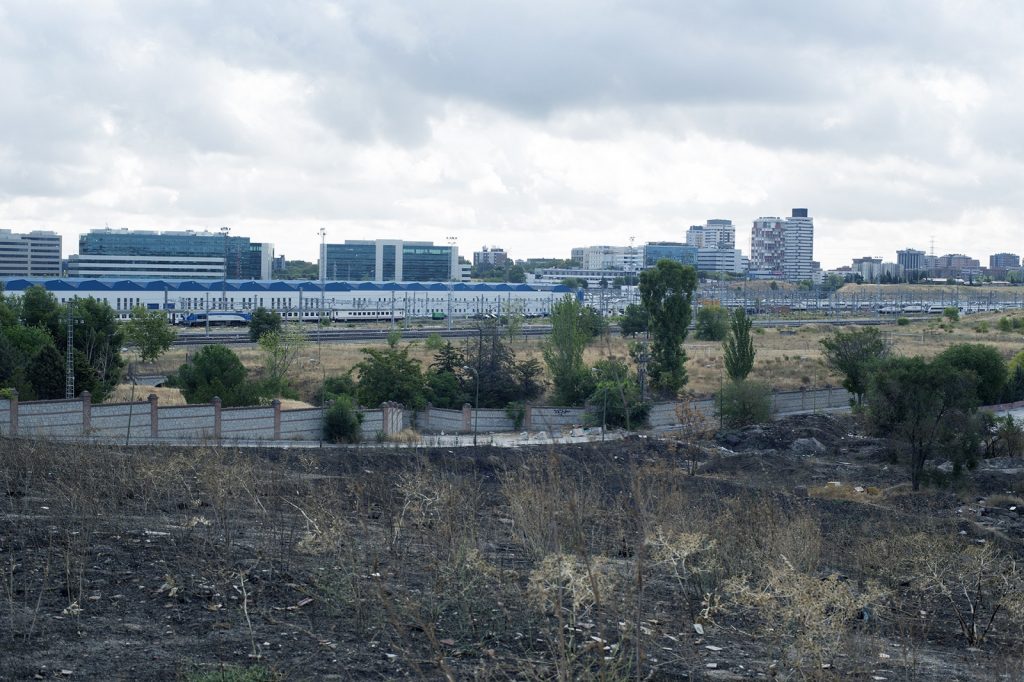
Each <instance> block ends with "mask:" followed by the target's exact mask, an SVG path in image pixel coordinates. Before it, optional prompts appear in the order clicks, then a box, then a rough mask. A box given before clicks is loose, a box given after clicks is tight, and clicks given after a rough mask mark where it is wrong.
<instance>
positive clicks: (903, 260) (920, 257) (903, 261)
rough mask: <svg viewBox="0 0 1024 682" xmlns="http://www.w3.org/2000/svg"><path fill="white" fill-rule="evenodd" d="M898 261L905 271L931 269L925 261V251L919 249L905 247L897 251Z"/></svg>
mask: <svg viewBox="0 0 1024 682" xmlns="http://www.w3.org/2000/svg"><path fill="white" fill-rule="evenodd" d="M896 263H897V264H898V265H899V266H900V267H902V268H903V272H906V273H911V272H921V271H922V270H927V269H929V268H928V267H927V265H926V263H925V254H924V251H919V250H917V249H903V250H901V251H897V252H896Z"/></svg>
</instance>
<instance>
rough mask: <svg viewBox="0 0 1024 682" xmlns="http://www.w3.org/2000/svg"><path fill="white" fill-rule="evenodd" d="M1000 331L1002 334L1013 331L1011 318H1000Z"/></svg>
mask: <svg viewBox="0 0 1024 682" xmlns="http://www.w3.org/2000/svg"><path fill="white" fill-rule="evenodd" d="M999 331H1001V332H1010V331H1013V323H1012V322H1010V318H1008V317H1000V318H999Z"/></svg>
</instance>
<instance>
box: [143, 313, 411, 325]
mask: <svg viewBox="0 0 1024 682" xmlns="http://www.w3.org/2000/svg"><path fill="white" fill-rule="evenodd" d="M275 312H277V314H278V315H279V316H280V317H281V319H282V320H283V321H285V322H313V323H316V322H317V321H319V320H321V319H324V318H329V319H330V320H331V321H332V322H391V321H392V320H404V319H405V312H404V311H402V310H395V311H393V312H392V311H391V310H332V311H330V312H329V313H328V312H326V311H325V312H323V313H321V312H320V311H317V310H278V311H275ZM207 315H209V318H210V326H211V327H214V326H218V327H233V326H245V325H247V324H249V322H251V321H252V313H250V312H244V311H243V312H238V311H213V310H212V311H210V312H209V313H206V312H194V313H175V314H172V316H171V321H172V322H173V323H174V324H178V325H181V326H183V327H203V326H206V318H207ZM127 317H128V315H125V319H127Z"/></svg>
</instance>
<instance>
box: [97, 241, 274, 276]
mask: <svg viewBox="0 0 1024 682" xmlns="http://www.w3.org/2000/svg"><path fill="white" fill-rule="evenodd" d="M78 255H79V257H80V258H83V259H84V257H86V256H121V257H124V256H136V257H160V258H176V259H188V258H202V259H210V258H219V259H221V262H224V263H225V264H226V267H227V276H228V277H230V278H233V279H267V278H269V277H270V263H271V261H272V259H273V246H272V245H270V244H262V243H258V242H252V241H250V239H249V238H248V237H240V236H231V235H228V236H226V237H225V236H224V235H223V234H218V233H214V232H207V231H203V232H197V231H193V230H187V231H183V232H152V231H144V230H125V229H121V230H111V229H102V230H92V231H91V232H87V233H86V234H83V235H82V236H81V237H80V238H79V240H78ZM96 276H103V275H96ZM167 276H173V275H167ZM210 276H212V277H220V276H223V273H218V274H211V275H210Z"/></svg>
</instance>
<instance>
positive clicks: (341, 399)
mask: <svg viewBox="0 0 1024 682" xmlns="http://www.w3.org/2000/svg"><path fill="white" fill-rule="evenodd" d="M362 423H363V415H362V414H360V413H359V410H357V409H356V406H355V403H353V402H352V398H350V397H349V396H347V395H339V396H338V397H337V398H335V399H334V403H333V404H332V405H331V406H330V407H329V408H327V412H326V414H324V438H325V439H326V440H329V441H331V442H332V443H358V442H359V440H360V436H361V434H360V425H361V424H362Z"/></svg>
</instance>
